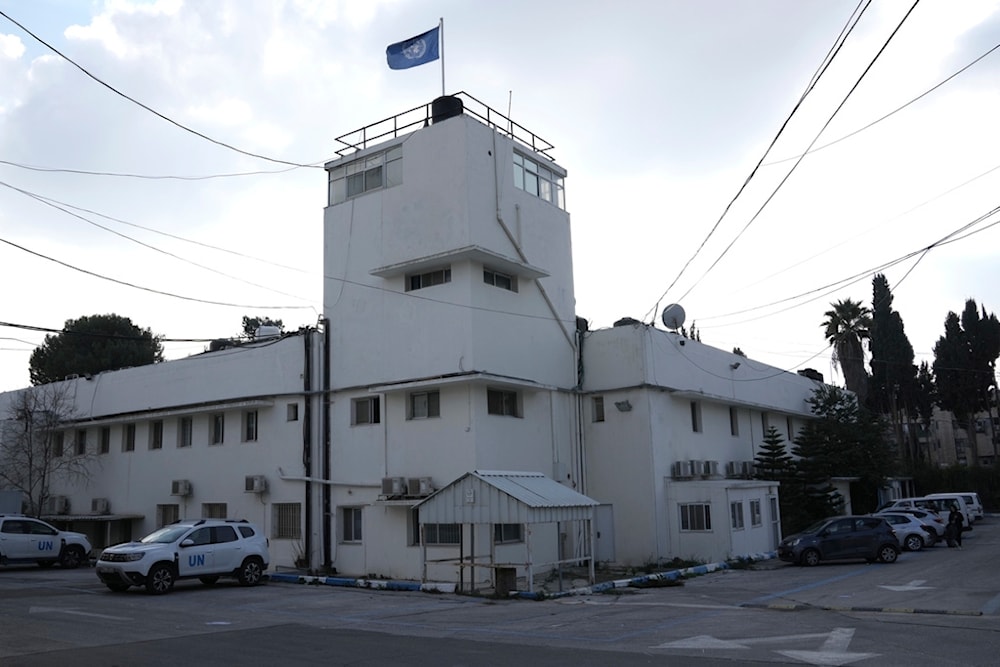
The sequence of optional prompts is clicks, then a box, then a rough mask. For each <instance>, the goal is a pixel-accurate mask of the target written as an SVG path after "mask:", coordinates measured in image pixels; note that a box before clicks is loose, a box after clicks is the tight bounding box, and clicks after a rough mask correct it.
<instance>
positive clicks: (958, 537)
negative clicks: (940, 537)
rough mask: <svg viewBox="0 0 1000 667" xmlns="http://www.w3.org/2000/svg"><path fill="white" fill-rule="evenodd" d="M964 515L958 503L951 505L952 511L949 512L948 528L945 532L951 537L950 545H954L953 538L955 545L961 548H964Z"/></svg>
mask: <svg viewBox="0 0 1000 667" xmlns="http://www.w3.org/2000/svg"><path fill="white" fill-rule="evenodd" d="M963 520H964V517H963V516H962V513H961V512H960V511H959V510H958V505H952V506H951V512H949V513H948V528H947V529H945V532H946V533H947V534H948V535H949V536H950V537H951V540H949V541H948V546H949V547H950V546H953V545H952V540H954V542H955V545H956V546H958V548H959V549H961V548H962V522H963Z"/></svg>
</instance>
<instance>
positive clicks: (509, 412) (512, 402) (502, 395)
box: [486, 389, 521, 417]
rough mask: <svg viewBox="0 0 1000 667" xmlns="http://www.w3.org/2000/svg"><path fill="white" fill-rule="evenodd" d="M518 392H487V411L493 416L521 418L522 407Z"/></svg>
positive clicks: (489, 390)
mask: <svg viewBox="0 0 1000 667" xmlns="http://www.w3.org/2000/svg"><path fill="white" fill-rule="evenodd" d="M518 399H519V397H518V394H517V392H516V391H507V390H504V389H487V390H486V411H487V412H488V413H489V414H491V415H502V416H504V417H520V416H521V406H520V405H519V403H520V401H519V400H518Z"/></svg>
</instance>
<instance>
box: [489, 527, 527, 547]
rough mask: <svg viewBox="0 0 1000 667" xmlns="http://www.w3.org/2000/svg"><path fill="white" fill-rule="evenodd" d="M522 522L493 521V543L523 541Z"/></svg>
mask: <svg viewBox="0 0 1000 667" xmlns="http://www.w3.org/2000/svg"><path fill="white" fill-rule="evenodd" d="M523 528H524V526H523V524H520V523H495V524H493V543H494V544H512V543H514V542H524V532H523Z"/></svg>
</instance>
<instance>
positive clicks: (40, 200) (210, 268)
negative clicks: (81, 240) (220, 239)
mask: <svg viewBox="0 0 1000 667" xmlns="http://www.w3.org/2000/svg"><path fill="white" fill-rule="evenodd" d="M0 185H2V186H3V187H5V188H10V189H11V190H14V191H15V192H19V193H21V194H23V195H25V196H26V197H30V198H31V199H34V200H35V201H37V202H39V203H41V204H45V205H46V206H51V207H52V208H54V209H56V210H58V211H62V212H63V213H65V214H66V215H69V216H72V217H74V218H76V219H78V220H83V221H84V222H86V223H87V224H89V225H93V226H94V227H97V228H98V229H103V230H104V231H106V232H108V233H109V234H114V235H115V236H118V237H120V238H123V239H125V240H127V241H131V242H132V243H135V244H138V245H140V246H142V247H144V248H148V249H149V250H152V251H153V252H158V253H161V254H163V255H166V256H167V257H172V258H173V259H176V260H178V261H181V262H184V263H185V264H190V265H191V266H196V267H198V268H199V269H203V270H205V271H209V272H211V273H214V274H216V275H220V276H223V277H225V278H229V279H230V280H235V281H237V282H241V283H243V284H245V285H250V286H251V287H257V288H259V289H263V290H267V291H269V292H274V293H275V294H280V295H281V296H287V297H291V298H293V299H299V300H300V301H308V299H306V298H304V297H301V296H298V295H296V294H289V293H287V292H282V291H280V290H276V289H274V288H272V287H268V286H266V285H261V284H258V283H254V282H250V281H249V280H244V279H243V278H238V277H236V276H233V275H230V274H228V273H225V272H224V271H219V270H218V269H215V268H213V267H211V266H205V265H204V264H199V263H198V262H195V261H193V260H190V259H187V258H185V257H181V256H180V255H176V254H174V253H172V252H169V251H167V250H163V249H162V248H158V247H156V246H154V245H150V244H149V243H145V242H143V241H140V240H139V239H136V238H133V237H131V236H128V235H127V234H122V233H121V232H119V231H116V230H114V229H111V228H110V227H105V226H104V225H102V224H100V223H97V222H94V221H93V220H90V219H88V218H86V217H84V216H82V215H79V214H77V213H73V212H72V211H67V210H66V209H64V208H62V207H61V206H58V205H56V204H54V203H52V202H49V201H46V200H45V199H43V198H41V197H39V196H37V195H35V194H34V193H31V192H28V191H27V190H22V189H21V188H18V187H15V186H13V185H10V184H9V183H5V182H3V181H0Z"/></svg>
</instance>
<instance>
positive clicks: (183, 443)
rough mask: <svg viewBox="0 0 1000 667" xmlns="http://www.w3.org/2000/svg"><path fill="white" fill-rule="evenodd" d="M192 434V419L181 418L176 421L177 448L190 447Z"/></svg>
mask: <svg viewBox="0 0 1000 667" xmlns="http://www.w3.org/2000/svg"><path fill="white" fill-rule="evenodd" d="M193 433H194V418H193V417H181V418H180V419H178V420H177V446H178V447H190V446H191V442H192V439H191V436H192V434H193Z"/></svg>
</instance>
